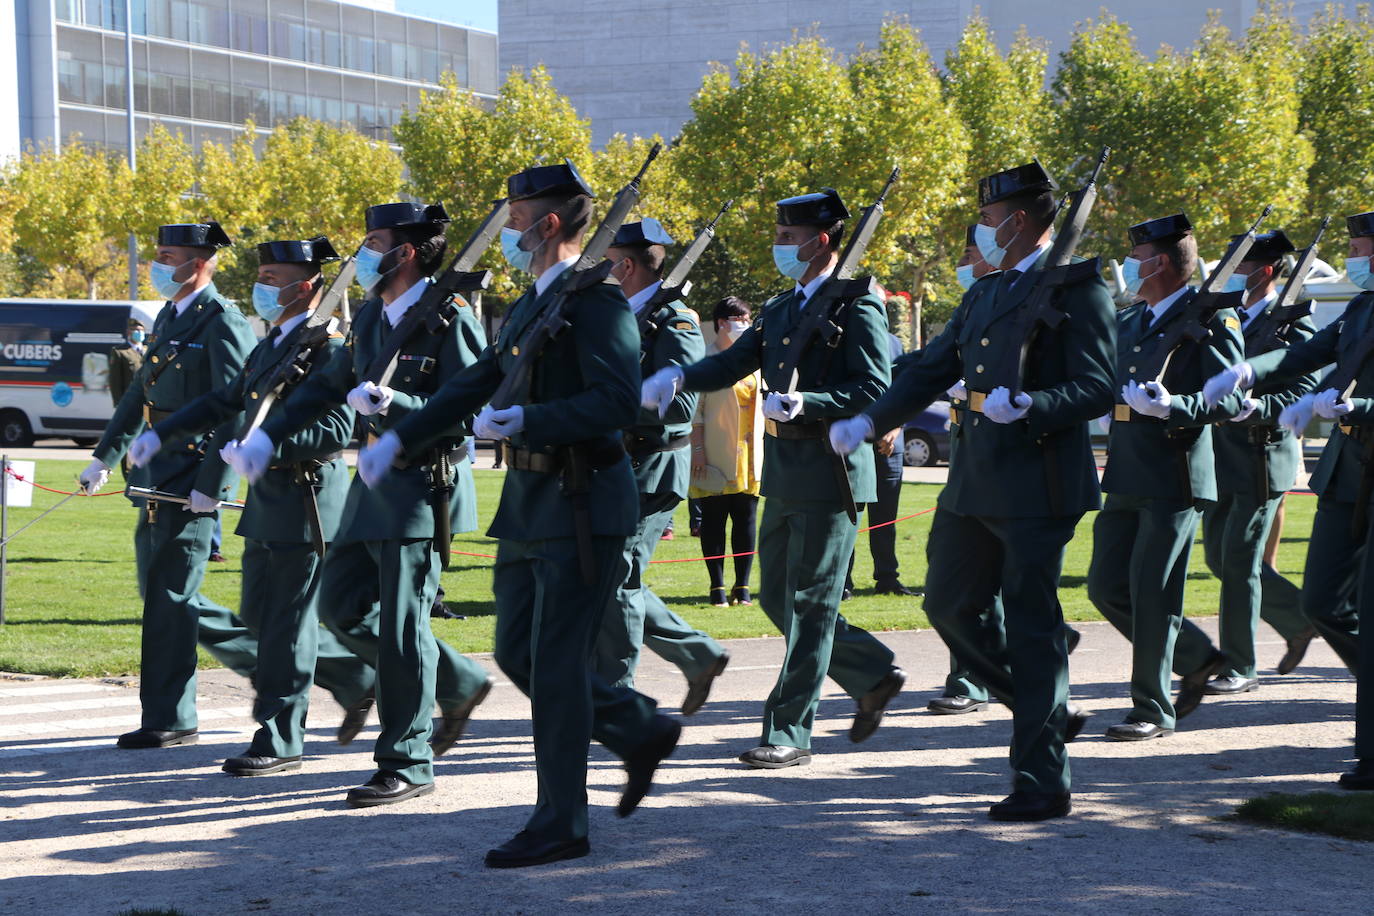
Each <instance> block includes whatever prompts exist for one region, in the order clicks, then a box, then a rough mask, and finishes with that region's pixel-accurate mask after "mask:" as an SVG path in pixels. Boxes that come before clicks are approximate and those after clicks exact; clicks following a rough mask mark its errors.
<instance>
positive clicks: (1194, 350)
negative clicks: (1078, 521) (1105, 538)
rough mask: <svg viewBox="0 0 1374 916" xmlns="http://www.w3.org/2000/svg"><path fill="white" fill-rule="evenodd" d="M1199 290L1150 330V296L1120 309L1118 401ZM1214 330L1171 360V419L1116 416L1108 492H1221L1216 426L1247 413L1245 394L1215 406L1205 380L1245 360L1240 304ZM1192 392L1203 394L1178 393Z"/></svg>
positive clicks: (1183, 495)
mask: <svg viewBox="0 0 1374 916" xmlns="http://www.w3.org/2000/svg"><path fill="white" fill-rule="evenodd" d="M1196 295H1197V291H1196V290H1193V289H1189V290H1188V291H1187V292H1185V293H1184V294H1183V295H1182V296H1180V297H1179V298H1178V299H1176V300H1175V301H1174V304H1173V305H1171V306H1170V307H1169V310H1168V311H1167V312H1165V313H1164V315H1163V317H1161V318H1160V319H1159V320H1158V321H1156V322H1155V323H1154V324H1153V325H1152V326H1151V327H1150V328H1149V329H1148V330H1143V329H1142V321H1143V319H1142V317H1141V315H1142V313H1143V312H1144V311H1145V310H1146V309H1147V308H1148V306H1147V305H1146V304H1145V303H1144V302H1137V303H1135V304H1134V305H1129V306H1127V307H1126V308H1124V309H1122V310H1121V312H1120V314H1119V315H1118V316H1117V317H1118V322H1117V357H1116V369H1117V372H1116V385H1115V387H1114V391H1115V393H1116V398H1117V401H1118V403H1119V402H1120V400H1121V387H1122V386H1123V385H1125V384H1126V383H1127V382H1129V381H1131V380H1133V379H1134V380H1136V381H1141V379H1140V377H1139V375H1138V374H1137V372H1136V362H1137V361H1138V360H1149V359H1152V358H1153V357H1155V355H1156V349H1157V345H1158V344H1159V342H1160V339H1161V338H1162V337H1163V336H1164V334H1165V332H1166V331H1167V330H1168V329H1169V328H1170V327H1171V326H1172V325H1173V324H1174V323H1175V322H1179V321H1182V320H1183V318H1184V314H1185V313H1186V312H1187V310H1188V304H1189V303H1190V302H1192V301H1193V297H1194V296H1196ZM1207 331H1208V337H1207V340H1206V341H1204V342H1199V343H1192V342H1189V341H1187V340H1185V341H1184V342H1183V344H1182V346H1180V347H1179V348H1178V349H1177V350H1175V351H1174V355H1173V358H1172V359H1171V360H1170V361H1169V369H1168V371H1167V372H1165V373H1164V380H1163V381H1164V387H1165V388H1166V389H1168V390H1169V392H1170V394H1171V399H1170V407H1169V416H1168V418H1167V419H1163V420H1160V419H1155V418H1153V417H1146V416H1142V415H1141V414H1137V413H1132V414H1131V415H1130V420H1129V421H1124V422H1123V421H1117V420H1115V419H1113V421H1112V431H1111V434H1110V435H1109V436H1108V438H1107V471H1106V473H1105V474H1103V475H1102V489H1103V491H1105V492H1107V493H1118V494H1121V495H1122V496H1146V497H1154V498H1160V499H1180V500H1184V501H1189V500H1197V499H1207V500H1215V499H1216V498H1217V475H1216V459H1215V457H1214V456H1213V453H1212V428H1211V424H1212V423H1216V422H1218V421H1222V420H1225V419H1226V418H1228V417H1234V416H1235V415H1236V414H1237V413H1239V412H1240V394H1239V393H1233V394H1231V395H1230V396H1229V397H1226V398H1224V399H1222V401H1221V403H1219V404H1218V405H1217V406H1216V407H1214V408H1212V409H1211V410H1208V409H1207V406H1206V404H1204V403H1203V400H1202V394H1201V392H1202V384H1203V382H1205V381H1207V379H1209V378H1211V377H1212V376H1213V375H1215V374H1216V373H1218V372H1220V371H1221V370H1222V369H1225V368H1226V367H1227V366H1230V365H1231V364H1233V363H1237V362H1240V358H1241V354H1242V353H1243V352H1244V350H1245V347H1244V344H1243V343H1242V342H1241V337H1240V320H1239V319H1238V318H1237V317H1236V313H1235V310H1234V309H1221V310H1219V311H1218V312H1217V313H1216V314H1215V315H1214V316H1212V320H1211V322H1210V323H1209V324H1208V326H1207ZM1185 391H1191V392H1197V393H1196V394H1181V393H1175V392H1185ZM1123 409H1125V408H1124V405H1123Z"/></svg>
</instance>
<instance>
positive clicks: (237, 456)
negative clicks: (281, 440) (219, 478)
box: [219, 429, 277, 483]
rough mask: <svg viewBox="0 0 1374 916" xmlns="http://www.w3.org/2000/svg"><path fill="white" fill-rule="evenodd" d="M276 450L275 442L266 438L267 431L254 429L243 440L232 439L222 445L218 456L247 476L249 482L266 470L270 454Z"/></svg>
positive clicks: (270, 459)
mask: <svg viewBox="0 0 1374 916" xmlns="http://www.w3.org/2000/svg"><path fill="white" fill-rule="evenodd" d="M276 451H277V446H276V443H274V442H273V441H272V440H271V439H270V438H268V435H267V433H265V432H263V431H262V430H261V429H255V430H253V431H252V432H251V433H249V434H248V438H247V439H245V440H244V441H242V442H240V441H238V440H237V439H234V440H233V441H231V442H230V443H229V444H228V445H226V446H224V448H222V449H220V450H219V456H220V457H221V458H223V459H224V463H225V464H227V465H229V467H231V468H233V469H234V470H235V471H238V472H239V473H240V474H242V475H243V476H244V477H246V478H248V482H249V483H256V482H257V479H258V478H259V477H261V476H262V475H263V474H264V473H265V472H266V471H267V466H268V465H270V464H271V463H272V455H273V454H274V453H275V452H276Z"/></svg>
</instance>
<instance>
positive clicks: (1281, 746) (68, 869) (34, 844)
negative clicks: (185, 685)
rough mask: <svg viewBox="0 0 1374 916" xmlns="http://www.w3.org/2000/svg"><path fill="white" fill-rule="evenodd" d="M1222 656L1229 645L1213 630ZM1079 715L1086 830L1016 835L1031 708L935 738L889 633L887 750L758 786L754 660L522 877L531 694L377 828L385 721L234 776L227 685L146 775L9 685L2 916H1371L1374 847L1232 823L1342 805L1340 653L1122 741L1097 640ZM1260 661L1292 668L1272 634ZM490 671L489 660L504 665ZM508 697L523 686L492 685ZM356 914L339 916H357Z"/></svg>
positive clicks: (1, 818) (653, 685) (917, 667)
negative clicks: (359, 796) (1022, 723)
mask: <svg viewBox="0 0 1374 916" xmlns="http://www.w3.org/2000/svg"><path fill="white" fill-rule="evenodd" d="M1202 623H1203V625H1204V628H1206V629H1208V630H1209V631H1213V632H1214V631H1215V626H1214V624H1215V621H1212V620H1205V621H1202ZM1080 626H1081V627H1082V629H1083V631H1084V638H1083V643H1082V645H1081V646H1080V648H1079V649H1078V652H1077V653H1076V654H1075V655H1074V657H1073V680H1074V693H1075V695H1076V696H1077V697H1079V698H1081V700H1082V702H1083V703H1084V705H1085V706H1086V707H1087V708H1089V709H1091V710H1093V711H1095V712H1096V713H1097V714H1098V715H1097V716H1096V717H1095V718H1094V719H1093V720H1092V722H1091V724H1090V726H1089V727H1088V729H1087V731H1086V733H1085V735H1084V737H1082V738H1080V739H1079V740H1078V741H1077V742H1075V743H1074V744H1073V746H1072V757H1073V766H1074V781H1075V794H1074V807H1075V810H1074V814H1073V815H1072V816H1071V817H1069V818H1067V819H1064V820H1061V821H1055V822H1049V823H1045V824H1039V825H1002V824H995V823H993V822H991V821H989V820H988V819H987V817H986V809H987V805H988V804H989V803H990V802H991V801H995V800H997V799H998V798H1000V797H1001V796H1002V795H1003V794H1005V791H1006V789H1007V772H1006V754H1007V751H1006V742H1007V739H1008V735H1009V733H1010V718H1009V714H1008V713H1007V711H1006V710H1005V709H1004V708H1001V707H993V708H992V709H991V710H989V711H988V712H984V713H980V714H974V715H970V716H962V717H940V716H934V715H930V714H929V713H927V712H926V711H925V708H924V707H925V702H926V700H927V699H928V698H929V697H930V696H932V695H933V694H934V693H935V692H936V691H937V689H938V686H939V684H940V682H941V680H942V678H943V675H944V668H943V666H944V664H945V661H946V653H945V651H944V649H943V647H942V646H941V645H940V643H939V640H938V639H937V638H936V637H935V636H934V634H932V633H931V632H929V631H923V632H901V633H888V634H883V637H882V638H883V639H884V640H885V641H887V642H888V643H889V644H890V645H891V646H892V647H893V648H894V649H895V650H896V652H897V655H898V658H899V660H900V663H901V664H903V665H904V666H905V667H906V668H907V670H908V672H910V674H911V679H910V680H909V681H908V684H907V690H906V691H905V692H904V693H903V694H902V695H901V697H900V698H899V699H898V700H897V702H896V704H895V706H894V711H893V713H892V714H890V715H889V717H888V718H887V720H886V721H885V722H884V725H883V727H882V728H881V729H880V730H879V731H878V733H877V734H876V735H875V736H874V737H873V738H872V739H870V740H869V741H868V742H866V743H865V744H862V745H852V744H850V743H849V741H848V740H847V738H846V732H847V729H848V725H849V720H850V716H851V714H852V711H853V703H852V702H851V701H850V700H848V699H847V698H845V697H843V696H842V695H840V694H838V693H837V692H836V691H834V690H833V689H832V690H830V691H829V692H828V693H827V695H826V698H825V700H824V701H823V703H822V706H821V716H820V720H819V721H818V723H817V725H818V728H817V737H816V742H815V751H816V755H817V756H816V757H815V760H814V763H813V765H811V766H809V767H804V768H794V769H789V770H782V771H776V772H769V771H758V770H747V769H744V768H742V767H741V766H740V765H738V764H737V763H735V762H734V760H733V757H734V755H735V754H737V753H739V752H740V751H742V750H744V749H747V748H749V747H751V746H753V744H754V743H755V741H756V739H757V732H758V723H759V711H760V705H761V698H762V697H763V696H764V695H765V694H766V693H767V691H768V689H769V687H770V686H771V684H772V681H773V679H774V677H775V676H776V671H777V664H778V661H779V657H780V652H781V643H780V641H779V640H777V639H756V640H739V641H734V642H731V643H730V649H731V652H732V653H733V655H734V661H733V663H732V665H731V667H730V669H729V670H728V671H727V672H726V674H725V676H724V677H723V678H722V679H721V681H720V682H719V684H718V686H717V689H716V691H715V693H714V694H713V697H712V701H711V703H709V704H708V705H707V707H706V708H705V709H704V710H703V711H702V712H701V713H700V714H698V715H697V716H696V717H694V718H692V719H690V720H687V722H688V726H689V727H688V728H687V729H686V730H685V732H684V736H683V743H682V745H681V747H680V749H679V752H678V754H677V755H676V756H674V757H673V758H672V759H671V760H670V761H669V762H668V764H667V765H666V766H665V768H664V769H663V771H661V772H662V778H661V779H660V781H659V784H658V787H657V790H656V792H655V793H654V794H653V795H651V796H650V797H649V799H648V800H647V801H646V802H645V804H644V806H643V807H642V808H641V809H640V810H639V811H638V812H636V813H635V815H634V816H633V817H631V818H629V819H626V820H618V819H617V818H616V817H615V816H614V814H613V811H612V807H613V805H614V803H615V800H616V798H617V797H618V794H619V789H620V784H621V771H620V769H619V767H618V765H617V764H616V762H615V761H614V760H612V759H611V758H610V757H609V756H608V755H607V754H605V753H604V752H603V751H601V750H600V749H599V748H597V749H594V750H593V764H592V766H593V769H592V773H591V779H590V797H591V802H592V805H593V810H592V855H591V856H590V857H588V858H585V859H581V860H577V861H574V862H569V863H562V864H558V865H554V866H548V867H544V868H537V869H527V870H522V871H516V872H493V871H489V870H486V869H484V868H483V867H482V865H481V860H482V854H483V853H484V852H485V850H486V849H487V848H489V847H490V846H493V845H495V844H497V843H500V842H502V841H504V840H506V839H507V838H509V837H510V835H511V834H513V833H514V832H515V831H516V830H517V829H518V828H519V827H520V826H521V824H522V823H523V821H524V819H525V817H526V816H527V815H528V812H529V806H530V804H531V802H532V800H533V798H534V794H535V781H534V779H535V778H534V771H533V766H532V764H533V760H532V757H531V752H530V741H529V726H528V705H527V703H526V701H525V699H524V698H523V697H522V696H520V695H519V693H518V692H517V691H516V690H514V689H513V688H512V687H510V686H509V685H508V684H505V683H504V682H503V683H502V684H501V686H500V687H499V688H498V689H497V690H495V691H493V693H492V697H491V699H490V700H488V702H487V703H486V704H485V705H484V706H482V707H481V708H480V709H479V710H478V712H477V715H476V717H475V719H474V721H473V723H472V727H471V730H470V732H469V734H468V735H467V736H466V737H465V738H464V739H463V740H462V741H461V742H460V743H459V744H458V746H457V747H456V748H455V749H454V750H453V751H451V752H450V753H449V755H447V756H445V757H443V758H441V760H440V762H439V764H438V774H439V791H438V792H436V793H435V794H433V795H430V796H427V797H424V798H420V799H415V800H413V801H411V802H409V803H406V804H403V805H398V806H396V807H393V808H389V809H372V810H370V811H356V810H353V809H350V808H348V807H346V806H345V805H344V804H343V792H344V791H345V790H346V789H347V788H348V787H349V786H352V785H354V784H356V783H359V782H361V781H363V780H364V779H365V778H366V777H367V776H368V775H369V774H370V772H371V770H372V764H371V759H370V750H371V739H372V738H374V737H375V736H376V733H377V730H376V725H375V722H374V723H373V725H372V726H371V727H370V728H369V729H368V730H367V731H365V732H364V733H363V735H362V737H361V738H360V739H359V740H358V741H356V742H355V743H354V744H352V745H351V746H349V747H347V748H341V747H338V746H337V745H334V744H333V743H331V741H330V740H329V739H330V736H331V735H332V733H333V728H334V726H335V725H336V724H337V721H338V715H339V710H338V709H337V707H335V706H334V704H333V703H332V701H330V700H328V699H327V698H325V697H324V696H320V697H318V702H317V706H316V712H315V714H314V716H313V719H314V722H315V727H314V728H313V729H312V730H311V735H312V743H311V745H310V747H309V752H310V756H309V758H308V759H307V762H306V766H305V769H304V770H303V771H301V772H300V773H297V774H293V775H286V776H280V777H269V778H262V779H233V778H230V777H227V776H225V775H223V774H222V773H220V772H219V763H220V761H221V760H222V759H223V758H224V757H226V756H228V755H230V754H233V753H237V752H239V751H241V750H242V749H243V748H244V747H245V746H246V744H247V739H248V735H249V734H250V733H251V731H252V727H251V722H250V720H249V719H248V717H247V715H248V709H249V706H250V701H251V697H250V693H249V688H248V685H247V684H246V683H245V682H243V681H242V680H240V679H238V678H236V677H235V676H234V675H232V674H230V673H228V672H224V671H211V672H205V673H204V675H203V676H202V678H201V685H200V710H201V713H200V714H201V719H202V727H203V728H204V731H203V732H202V735H203V738H202V743H201V744H199V745H197V746H193V747H186V748H175V749H169V750H165V751H117V750H115V749H114V748H113V747H112V744H113V737H114V736H115V735H117V734H118V733H119V732H121V731H124V730H126V729H128V728H132V727H134V726H135V725H136V724H137V722H138V704H137V694H136V691H135V690H134V689H132V687H131V685H128V684H118V683H104V682H100V681H66V680H42V679H40V680H0V734H3V735H4V736H5V737H4V738H3V739H0V912H3V913H26V914H27V913H44V912H61V913H63V914H72V916H78V914H100V916H113V914H115V913H117V912H119V911H120V910H123V909H126V908H130V907H135V906H138V907H169V906H175V907H177V908H179V909H180V910H182V911H183V912H185V913H187V914H197V916H199V914H215V913H243V912H250V911H256V912H270V913H283V914H287V913H289V914H296V913H300V914H314V913H324V912H329V911H340V912H349V913H387V914H404V913H434V912H451V911H459V912H477V913H510V912H526V913H553V912H596V913H601V914H619V913H626V914H629V913H636V914H641V913H646V912H653V913H679V912H682V913H689V912H712V913H720V912H744V913H754V912H773V911H785V912H806V913H812V912H832V911H835V910H837V909H838V908H840V907H845V908H848V909H849V910H850V911H851V912H854V913H863V914H869V913H911V912H948V911H951V910H973V911H977V912H982V913H1003V912H1012V911H1015V912H1017V913H1050V912H1055V913H1064V912H1069V913H1102V912H1145V913H1190V914H1194V913H1227V912H1247V911H1248V912H1261V911H1262V912H1320V913H1329V912H1350V911H1358V910H1363V909H1365V908H1366V907H1367V905H1368V895H1369V875H1370V874H1371V873H1374V845H1371V844H1363V843H1355V842H1347V841H1340V840H1335V839H1332V838H1330V837H1324V836H1313V835H1304V834H1296V833H1287V832H1283V831H1276V830H1264V829H1258V828H1255V827H1251V826H1247V825H1243V824H1240V823H1236V822H1234V821H1228V820H1224V819H1222V818H1224V817H1225V816H1226V815H1227V814H1228V813H1230V811H1231V810H1232V808H1233V807H1234V805H1235V804H1236V803H1237V802H1239V801H1241V800H1243V799H1245V798H1248V797H1252V796H1254V795H1258V794H1261V793H1264V792H1267V791H1272V790H1286V791H1307V790H1312V789H1326V788H1331V787H1332V780H1333V778H1334V775H1335V774H1336V773H1338V772H1340V771H1341V770H1342V769H1344V768H1345V766H1346V762H1347V760H1348V758H1349V748H1350V742H1351V738H1352V728H1353V726H1352V724H1351V719H1350V716H1351V714H1352V711H1353V705H1352V704H1353V701H1354V682H1353V680H1352V679H1351V678H1350V677H1349V675H1348V674H1347V673H1346V672H1345V670H1344V669H1343V668H1342V667H1340V665H1339V663H1338V662H1337V660H1336V658H1335V656H1334V654H1333V653H1331V652H1330V651H1329V650H1328V649H1327V648H1326V647H1325V645H1323V644H1320V643H1317V644H1314V646H1313V649H1312V651H1311V653H1310V654H1309V657H1308V660H1307V662H1306V664H1304V666H1303V667H1301V668H1299V669H1298V671H1297V672H1295V673H1294V674H1292V675H1289V676H1288V677H1278V676H1276V675H1273V674H1272V670H1270V671H1266V672H1265V673H1264V686H1263V688H1262V689H1261V690H1260V691H1259V692H1258V693H1253V694H1248V695H1246V696H1243V697H1239V698H1233V699H1226V700H1216V699H1209V700H1208V701H1207V702H1205V703H1204V704H1203V705H1202V707H1201V708H1200V709H1199V710H1198V712H1196V713H1194V715H1193V716H1192V717H1190V718H1189V719H1187V720H1185V722H1184V723H1183V724H1184V726H1185V729H1184V730H1183V731H1181V732H1179V733H1178V734H1177V735H1175V736H1173V737H1171V738H1166V739H1163V740H1159V741H1154V742H1150V743H1147V744H1144V745H1131V744H1118V743H1114V742H1109V741H1107V740H1105V739H1104V738H1103V737H1102V731H1103V729H1105V727H1106V726H1107V725H1109V724H1112V723H1114V722H1116V721H1119V720H1120V718H1121V716H1122V714H1123V713H1124V712H1125V710H1126V708H1127V705H1128V704H1127V703H1126V702H1125V691H1124V688H1123V684H1124V681H1125V677H1126V674H1127V666H1128V664H1129V662H1128V655H1127V654H1126V648H1127V647H1126V644H1125V642H1124V641H1123V640H1122V639H1121V638H1120V637H1119V636H1118V635H1117V634H1116V632H1115V631H1113V630H1112V629H1111V628H1110V627H1108V626H1106V625H1105V624H1086V625H1080ZM1262 639H1265V640H1268V641H1266V642H1264V643H1263V644H1262V645H1261V646H1260V655H1261V658H1262V659H1263V660H1264V661H1265V662H1267V663H1269V664H1272V663H1273V662H1274V661H1276V660H1277V659H1278V656H1279V655H1280V654H1281V651H1282V647H1281V646H1280V645H1279V644H1278V642H1277V640H1276V638H1275V637H1274V636H1273V634H1272V633H1271V632H1269V631H1267V630H1266V631H1265V632H1264V633H1263V634H1262ZM483 662H484V663H485V664H487V665H488V666H489V667H490V666H491V662H490V659H483ZM492 670H493V671H494V670H495V669H494V668H493V669H492ZM640 683H641V686H642V687H643V689H644V690H646V691H647V692H649V693H651V694H653V695H656V696H659V697H662V698H664V701H665V703H664V705H665V708H667V709H668V710H669V711H672V708H671V707H672V704H675V703H676V702H677V701H678V700H679V699H680V698H681V695H682V690H683V683H682V680H681V677H680V676H679V675H678V673H677V672H676V671H673V670H671V669H669V668H668V667H667V666H666V665H664V664H663V663H662V662H660V661H659V660H658V659H657V658H654V657H652V656H650V657H648V658H647V659H646V662H645V664H644V666H643V671H642V673H641V682H640ZM336 908H337V909H336Z"/></svg>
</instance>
